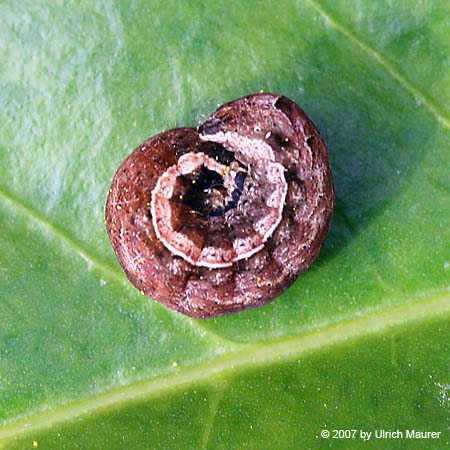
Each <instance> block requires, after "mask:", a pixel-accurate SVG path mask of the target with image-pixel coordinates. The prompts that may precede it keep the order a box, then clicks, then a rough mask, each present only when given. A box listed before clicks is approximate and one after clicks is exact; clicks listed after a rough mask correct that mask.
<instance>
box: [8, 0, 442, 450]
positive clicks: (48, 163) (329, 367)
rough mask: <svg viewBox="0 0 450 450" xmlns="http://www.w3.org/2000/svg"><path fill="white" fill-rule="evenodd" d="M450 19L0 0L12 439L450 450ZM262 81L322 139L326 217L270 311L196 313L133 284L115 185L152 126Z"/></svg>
mask: <svg viewBox="0 0 450 450" xmlns="http://www.w3.org/2000/svg"><path fill="white" fill-rule="evenodd" d="M449 16H450V3H449V2H446V1H444V0H441V1H435V2H413V1H404V2H388V1H374V0H373V1H340V2H334V1H332V0H320V1H316V0H307V1H300V0H297V1H295V0H292V1H291V0H278V1H256V2H251V1H235V0H232V1H229V2H215V1H213V0H204V1H185V2H178V1H174V0H166V1H156V0H155V1H144V0H127V1H116V2H114V1H110V0H105V1H103V2H90V1H87V0H81V1H72V2H45V1H42V0H38V1H36V0H34V1H31V0H30V1H22V2H14V1H12V0H4V1H2V2H1V3H0V17H1V24H0V124H1V125H0V448H5V449H14V448H20V449H24V448H30V449H31V448H35V446H36V445H38V447H39V448H51V449H59V448H67V449H69V448H89V449H94V448H99V449H104V448H127V449H128V448H130V449H131V448H136V449H142V448H164V449H170V448H174V449H180V448H182V449H191V448H192V449H199V448H211V449H222V448H224V449H228V448H230V449H231V448H233V449H234V448H252V449H265V448H267V449H293V448H328V447H330V448H331V447H332V448H363V447H364V448H367V445H368V444H367V443H365V442H363V441H362V439H361V438H360V437H359V432H360V430H364V431H372V433H373V435H372V438H371V441H372V442H371V444H372V446H374V447H375V446H376V447H377V448H390V449H391V448H402V449H403V448H447V445H448V442H449V439H450V437H449V431H448V420H449V407H450V404H449V392H448V390H449V385H450V375H449V374H450V371H449V350H450V327H449V321H450V283H449V281H450V227H449V211H450V195H449V194H450V192H449V191H450V188H449V187H450V171H449V162H448V161H449V157H450V151H449V150H450V144H449V142H450V141H449V136H450V75H449V74H450V40H449V39H448V17H449ZM261 89H263V90H265V91H271V92H278V93H282V94H284V95H287V96H288V97H290V98H292V99H293V100H295V101H296V102H298V103H299V104H300V105H301V106H302V107H303V108H304V109H305V111H306V112H307V114H308V115H309V116H310V117H311V118H312V119H313V121H314V122H315V123H316V125H317V126H318V128H319V129H320V130H321V133H322V134H323V136H324V138H325V141H326V142H327V144H328V147H329V151H330V157H331V163H332V168H333V174H334V179H335V185H336V192H337V206H336V211H335V216H334V219H333V223H332V227H331V230H330V233H329V236H328V239H327V241H326V243H325V246H324V249H323V251H322V253H321V256H320V258H319V260H318V261H317V263H316V264H315V265H314V267H313V268H311V269H310V270H309V271H308V272H307V273H305V274H304V275H303V276H302V277H301V278H300V279H299V280H297V282H296V283H295V284H294V285H293V286H292V287H291V288H290V289H288V290H287V291H286V292H285V293H284V294H283V295H282V296H281V297H280V298H278V299H277V300H275V301H274V302H272V303H271V304H270V305H267V306H266V307H263V308H259V309H254V310H249V311H246V312H243V313H239V314H235V315H231V316H226V317H221V318H218V319H214V320H206V321H201V320H193V319H190V318H187V317H184V316H181V315H179V314H177V313H174V312H172V311H169V310H167V309H165V308H164V307H162V306H160V305H158V304H156V303H154V302H152V301H150V300H148V299H146V298H145V297H142V296H141V295H140V294H139V292H137V291H136V290H135V289H134V288H133V287H132V286H131V285H130V283H129V282H128V280H127V279H126V277H125V275H124V274H123V273H122V271H121V270H120V268H119V266H118V263H117V261H116V259H115V257H114V254H113V252H112V249H111V247H110V244H109V242H108V239H107V236H106V232H105V229H104V224H103V212H104V203H105V200H106V194H107V191H108V188H109V185H110V182H111V179H112V176H113V175H114V172H115V170H116V169H117V167H118V166H119V165H120V163H121V162H122V160H123V159H124V158H125V157H126V155H128V154H129V153H130V152H131V151H132V150H133V149H134V148H135V147H136V146H137V145H138V144H140V143H141V142H143V141H144V140H145V139H147V138H148V137H150V136H152V135H153V134H156V133H158V132H160V131H162V130H165V129H169V128H173V127H176V126H182V125H183V126H184V125H186V126H190V125H195V124H197V123H198V122H199V121H201V120H202V118H204V117H206V116H207V115H209V114H210V113H211V112H212V111H213V110H214V109H215V108H216V106H217V105H219V104H221V103H223V102H226V101H229V100H232V99H235V98H238V97H240V96H242V95H245V94H248V93H252V92H257V91H259V90H261ZM323 429H326V430H329V431H330V432H331V433H333V430H336V429H341V430H346V429H347V430H352V429H355V430H357V433H358V434H357V435H356V437H355V438H353V439H343V438H342V439H334V438H333V437H330V438H329V439H326V438H322V437H321V434H320V433H321V430H323ZM381 429H384V430H391V431H396V430H400V431H401V432H403V434H404V436H403V438H402V439H401V438H398V439H388V438H384V439H382V438H376V437H374V432H375V430H381ZM406 430H419V431H430V432H431V431H434V432H440V436H439V437H436V438H424V439H413V438H410V437H406ZM369 445H370V444H369Z"/></svg>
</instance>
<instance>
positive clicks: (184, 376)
mask: <svg viewBox="0 0 450 450" xmlns="http://www.w3.org/2000/svg"><path fill="white" fill-rule="evenodd" d="M449 314H450V290H448V289H447V290H445V291H442V292H439V293H436V292H433V293H430V294H429V295H428V296H427V297H426V298H424V299H422V300H421V301H417V302H414V303H409V304H407V305H402V306H400V307H396V308H391V309H388V310H384V311H383V310H379V311H374V312H371V313H368V314H367V315H365V316H364V317H358V318H353V319H350V320H347V321H345V322H341V323H338V324H333V325H326V326H324V327H322V328H320V329H316V330H314V331H310V332H307V333H304V334H302V335H300V336H296V337H287V338H284V339H281V340H279V341H274V342H271V343H269V344H261V343H258V344H249V345H240V346H239V347H238V348H239V349H240V350H239V351H238V352H236V353H233V354H231V355H228V356H225V357H224V356H222V357H219V358H217V359H215V360H214V361H211V362H207V363H202V364H200V365H198V366H195V367H189V368H187V369H185V370H184V371H181V370H180V372H179V373H177V374H174V375H169V376H167V375H165V376H160V377H158V378H154V379H151V380H145V381H140V382H136V383H132V384H129V385H127V386H121V387H120V388H118V389H114V390H111V391H108V392H106V393H102V394H98V395H95V396H91V397H89V398H85V399H83V400H79V401H76V402H73V403H69V404H66V405H64V406H61V407H59V408H56V409H52V410H51V411H46V412H41V413H39V414H36V415H34V416H29V417H22V418H20V419H19V420H16V421H12V422H9V423H7V424H5V425H4V426H3V427H0V441H2V440H5V439H8V438H11V437H13V436H16V435H18V434H21V433H24V432H29V431H33V430H37V429H41V428H49V427H51V426H53V425H55V424H57V423H62V422H67V421H69V420H70V419H73V418H76V417H79V416H83V415H86V414H88V413H89V414H92V413H93V412H101V411H102V410H106V409H108V408H110V407H112V406H114V408H115V409H117V407H118V405H120V404H126V403H131V402H136V401H139V400H142V399H144V398H145V399H149V398H153V397H157V396H160V395H163V394H164V393H165V392H168V391H170V390H172V391H173V390H177V389H181V388H186V387H187V386H191V385H194V384H195V383H199V382H205V383H206V384H208V379H209V378H211V380H215V381H217V378H218V377H220V376H222V377H226V376H228V377H230V376H232V375H236V374H237V373H242V372H244V371H245V370H254V369H255V368H261V367H265V366H269V365H271V364H280V363H283V362H288V361H292V360H294V359H296V358H299V357H300V356H304V355H307V354H310V353H313V352H320V351H322V350H326V349H329V348H330V347H334V346H338V345H341V344H343V343H348V342H350V341H355V340H357V339H360V338H362V337H366V336H370V335H375V334H377V333H382V332H385V331H386V330H388V329H392V328H395V327H398V328H400V327H406V326H408V325H412V324H414V323H415V322H418V321H420V320H427V319H432V318H435V317H438V316H446V315H449Z"/></svg>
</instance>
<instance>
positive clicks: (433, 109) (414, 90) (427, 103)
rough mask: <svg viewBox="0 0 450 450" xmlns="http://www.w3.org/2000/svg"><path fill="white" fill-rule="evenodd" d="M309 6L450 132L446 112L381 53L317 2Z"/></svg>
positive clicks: (449, 122) (311, 0)
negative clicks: (373, 61) (383, 70)
mask: <svg viewBox="0 0 450 450" xmlns="http://www.w3.org/2000/svg"><path fill="white" fill-rule="evenodd" d="M308 2H309V4H310V5H311V6H312V8H314V9H315V10H316V11H317V12H318V13H319V15H320V16H322V18H323V20H324V21H325V22H326V23H328V24H330V25H331V26H332V27H333V28H334V29H335V30H337V31H338V32H340V33H341V34H342V35H343V36H345V37H346V38H347V39H348V40H349V41H350V42H352V43H353V44H354V45H355V46H356V47H359V48H360V49H361V50H363V51H364V52H365V53H366V54H367V55H369V56H370V57H371V58H372V59H373V60H375V61H376V62H377V63H378V64H379V65H380V66H381V67H383V68H384V69H385V70H386V72H387V73H388V74H389V75H390V76H392V78H394V79H395V80H396V81H397V82H398V83H399V84H400V86H402V88H403V89H404V90H405V91H406V92H408V93H409V94H411V95H412V96H413V97H414V98H415V99H416V100H418V101H420V104H421V105H422V106H424V107H425V108H426V109H427V110H428V111H429V112H430V113H431V114H432V115H433V116H434V117H435V119H436V120H437V122H438V123H439V124H440V125H441V126H443V127H444V128H447V129H448V130H450V119H449V118H448V117H446V115H445V114H444V112H442V111H440V108H439V106H437V105H436V104H435V103H434V102H433V100H432V99H430V98H429V97H428V96H427V95H426V94H425V93H424V92H422V91H421V90H420V88H418V87H417V86H415V85H414V84H413V83H412V82H411V81H410V80H408V79H407V78H406V77H405V76H404V75H402V74H401V73H399V72H398V71H397V70H396V69H395V68H394V67H393V65H392V64H391V63H390V61H389V60H388V59H386V57H384V56H383V55H382V54H381V53H379V52H378V51H376V50H375V49H374V48H372V47H371V46H370V45H369V44H367V43H366V42H364V41H363V40H362V39H361V38H360V37H358V36H356V35H355V34H354V33H352V32H351V31H350V30H349V29H348V28H346V27H345V26H344V25H342V24H341V23H339V21H338V20H336V18H335V17H333V16H332V15H331V14H330V13H329V12H327V11H326V10H325V8H324V7H323V6H322V5H321V4H320V3H318V2H317V1H315V0H308Z"/></svg>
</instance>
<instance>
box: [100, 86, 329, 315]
mask: <svg viewBox="0 0 450 450" xmlns="http://www.w3.org/2000/svg"><path fill="white" fill-rule="evenodd" d="M334 202H335V195H334V188H333V181H332V176H331V170H330V165H329V161H328V154H327V150H326V147H325V144H324V142H323V140H322V138H321V136H320V134H319V132H318V131H317V129H316V128H315V126H314V125H313V123H312V122H311V121H310V120H309V119H308V117H307V116H306V114H305V113H304V111H303V110H302V109H301V108H300V107H299V106H297V105H296V104H295V103H294V102H292V101H291V100H289V99H288V98H286V97H284V96H280V95H274V94H265V93H264V94H262V93H261V94H254V95H249V96H246V97H243V98H241V99H238V100H235V101H233V102H230V103H226V104H225V105H223V106H221V107H220V108H219V109H218V110H217V111H216V112H215V113H214V114H212V116H211V117H210V118H209V119H208V120H207V121H206V122H205V123H203V124H202V125H200V126H199V127H198V128H197V129H194V128H179V129H175V130H169V131H165V132H163V133H160V134H158V135H156V136H154V137H153V138H151V139H149V140H148V141H146V142H144V143H143V144H142V145H140V146H139V147H138V148H137V149H136V150H135V151H134V152H133V153H132V154H131V155H130V156H129V157H128V158H127V159H126V160H125V162H124V163H123V164H122V165H121V166H120V168H119V170H118V171H117V173H116V175H115V176H114V179H113V181H112V186H111V189H110V191H109V195H108V200H107V203H106V227H107V231H108V234H109V238H110V240H111V243H112V246H113V248H114V251H115V252H116V255H117V257H118V259H119V262H120V264H121V266H122V267H123V270H124V271H125V273H126V274H127V276H128V278H129V279H130V280H131V282H132V283H133V284H134V285H135V286H136V287H137V288H138V289H139V290H141V291H142V292H143V293H144V294H145V295H147V296H149V297H151V298H153V299H154V300H157V301H158V302H160V303H162V304H164V305H166V306H168V307H169V308H172V309H174V310H176V311H179V312H181V313H183V314H187V315H189V316H192V317H199V318H205V317H214V316H218V315H220V314H225V313H230V312H235V311H240V310H243V309H245V308H249V307H254V306H260V305H263V304H265V303H267V302H269V301H271V300H272V299H274V298H275V297H276V296H278V295H279V294H280V293H281V292H282V291H283V290H284V289H286V288H287V287H288V286H289V285H290V284H291V283H292V282H293V281H294V280H295V279H296V278H297V277H298V276H299V274H300V273H302V272H303V271H305V270H306V269H307V268H308V267H310V265H311V264H312V263H313V262H314V260H315V259H316V257H317V255H318V254H319V251H320V247H321V245H322V242H323V240H324V239H325V235H326V233H327V229H328V225H329V222H330V219H331V216H332V212H333V208H334Z"/></svg>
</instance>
